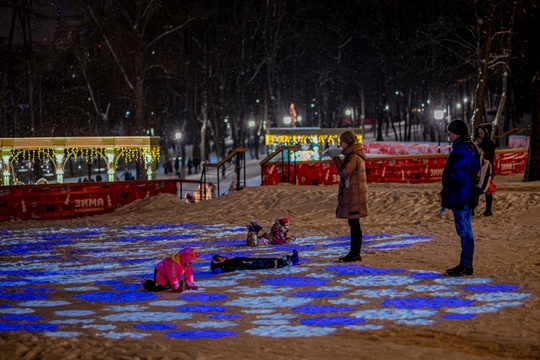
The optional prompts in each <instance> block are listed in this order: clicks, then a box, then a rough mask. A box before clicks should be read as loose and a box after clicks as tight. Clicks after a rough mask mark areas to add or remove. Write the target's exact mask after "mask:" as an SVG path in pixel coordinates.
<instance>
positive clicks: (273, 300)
mask: <svg viewBox="0 0 540 360" xmlns="http://www.w3.org/2000/svg"><path fill="white" fill-rule="evenodd" d="M309 302H311V299H306V298H294V299H291V298H288V297H286V296H283V295H276V296H260V297H257V298H241V299H234V300H232V301H229V302H227V303H225V305H228V306H240V307H245V308H248V309H253V308H254V309H268V308H270V309H273V308H283V307H293V306H300V305H304V304H307V303H309Z"/></svg>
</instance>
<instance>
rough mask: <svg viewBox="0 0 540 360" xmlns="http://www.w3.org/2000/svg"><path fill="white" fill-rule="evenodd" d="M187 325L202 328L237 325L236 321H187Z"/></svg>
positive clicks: (220, 327)
mask: <svg viewBox="0 0 540 360" xmlns="http://www.w3.org/2000/svg"><path fill="white" fill-rule="evenodd" d="M187 325H188V326H191V327H194V328H199V329H204V328H218V329H222V328H226V327H229V326H238V324H237V323H234V322H232V321H199V322H197V323H189V324H187Z"/></svg>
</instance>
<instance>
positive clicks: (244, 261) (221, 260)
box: [210, 250, 300, 274]
mask: <svg viewBox="0 0 540 360" xmlns="http://www.w3.org/2000/svg"><path fill="white" fill-rule="evenodd" d="M299 262H300V258H299V256H298V251H296V250H293V253H292V255H283V256H282V257H280V258H247V257H233V258H228V257H225V256H221V255H214V256H213V257H212V262H211V263H210V271H212V272H213V273H214V274H221V273H222V272H223V273H225V272H231V271H237V270H260V269H278V268H284V267H291V266H294V265H298V263H299Z"/></svg>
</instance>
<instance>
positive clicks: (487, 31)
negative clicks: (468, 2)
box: [472, 0, 495, 129]
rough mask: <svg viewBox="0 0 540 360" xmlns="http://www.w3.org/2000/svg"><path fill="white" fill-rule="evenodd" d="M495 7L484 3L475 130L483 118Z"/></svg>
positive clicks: (473, 122) (475, 105)
mask: <svg viewBox="0 0 540 360" xmlns="http://www.w3.org/2000/svg"><path fill="white" fill-rule="evenodd" d="M494 11H495V6H494V5H493V3H492V2H491V0H487V3H486V15H485V17H484V19H483V20H484V21H483V24H482V32H481V35H482V40H481V41H482V47H481V49H480V53H479V54H478V55H479V56H478V58H479V59H480V65H479V69H478V84H477V85H476V93H475V99H474V112H473V116H472V128H473V129H474V128H476V127H477V126H478V125H480V124H481V123H482V122H483V119H484V116H485V109H484V106H485V99H486V89H487V80H488V67H489V55H490V52H491V33H492V30H491V29H492V25H493V13H494Z"/></svg>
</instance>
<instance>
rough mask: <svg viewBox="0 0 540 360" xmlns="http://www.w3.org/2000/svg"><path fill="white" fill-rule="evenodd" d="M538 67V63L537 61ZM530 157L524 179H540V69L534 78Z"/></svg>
mask: <svg viewBox="0 0 540 360" xmlns="http://www.w3.org/2000/svg"><path fill="white" fill-rule="evenodd" d="M537 67H539V66H538V63H537ZM531 122H532V128H531V142H530V144H529V158H528V159H527V168H526V169H525V175H524V177H523V181H536V180H540V144H539V141H540V69H539V70H538V71H537V72H536V74H535V76H534V79H533V113H532V120H531Z"/></svg>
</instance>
